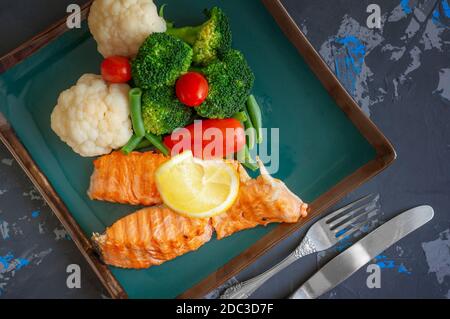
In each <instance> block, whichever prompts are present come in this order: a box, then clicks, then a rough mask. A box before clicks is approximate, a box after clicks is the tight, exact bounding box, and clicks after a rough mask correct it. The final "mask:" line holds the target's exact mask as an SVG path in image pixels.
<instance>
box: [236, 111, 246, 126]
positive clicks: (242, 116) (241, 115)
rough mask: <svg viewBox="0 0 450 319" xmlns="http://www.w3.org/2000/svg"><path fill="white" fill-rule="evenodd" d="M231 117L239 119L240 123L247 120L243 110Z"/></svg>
mask: <svg viewBox="0 0 450 319" xmlns="http://www.w3.org/2000/svg"><path fill="white" fill-rule="evenodd" d="M233 118H234V119H236V120H238V121H241V122H242V123H244V122H245V121H247V120H248V117H247V114H245V112H244V111H242V112H239V113H236V114H234V115H233Z"/></svg>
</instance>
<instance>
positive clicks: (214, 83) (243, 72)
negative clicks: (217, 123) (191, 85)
mask: <svg viewBox="0 0 450 319" xmlns="http://www.w3.org/2000/svg"><path fill="white" fill-rule="evenodd" d="M201 71H202V72H203V74H204V75H205V76H206V78H207V80H208V83H209V93H208V97H207V98H206V100H205V102H203V103H202V104H201V105H200V106H199V107H197V108H196V111H197V113H198V114H199V115H200V116H202V117H206V118H211V119H223V118H229V117H231V116H232V115H233V114H235V113H237V112H239V111H240V110H241V109H242V108H243V106H244V105H245V101H246V100H247V98H248V96H249V94H250V91H251V90H252V87H253V82H254V80H255V76H254V75H253V72H252V70H251V69H250V67H249V66H248V64H247V61H246V60H245V58H244V56H243V55H242V53H241V52H239V51H237V50H230V51H228V52H227V53H225V55H224V56H223V59H222V60H215V61H214V62H212V63H211V64H209V65H208V66H206V67H205V68H203V69H202V70H201Z"/></svg>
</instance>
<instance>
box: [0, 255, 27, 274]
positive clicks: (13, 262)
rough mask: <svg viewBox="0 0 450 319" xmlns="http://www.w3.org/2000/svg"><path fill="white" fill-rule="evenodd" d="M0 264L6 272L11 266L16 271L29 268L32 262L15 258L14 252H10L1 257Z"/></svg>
mask: <svg viewBox="0 0 450 319" xmlns="http://www.w3.org/2000/svg"><path fill="white" fill-rule="evenodd" d="M0 264H2V265H3V269H4V270H8V269H9V268H10V267H11V266H13V268H14V270H19V269H22V268H23V267H26V266H28V265H29V264H30V261H29V260H28V259H25V258H15V257H14V255H13V253H12V252H8V253H7V254H6V255H5V256H0Z"/></svg>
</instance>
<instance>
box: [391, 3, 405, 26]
mask: <svg viewBox="0 0 450 319" xmlns="http://www.w3.org/2000/svg"><path fill="white" fill-rule="evenodd" d="M407 16H408V15H407V14H406V13H405V12H404V11H403V9H402V6H401V5H398V6H396V7H395V8H394V10H392V12H391V14H390V15H389V17H388V22H397V21H400V20H401V19H404V18H406V17H407Z"/></svg>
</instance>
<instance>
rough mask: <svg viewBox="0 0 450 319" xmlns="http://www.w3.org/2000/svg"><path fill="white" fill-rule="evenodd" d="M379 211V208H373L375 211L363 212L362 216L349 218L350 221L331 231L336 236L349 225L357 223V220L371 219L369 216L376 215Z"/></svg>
mask: <svg viewBox="0 0 450 319" xmlns="http://www.w3.org/2000/svg"><path fill="white" fill-rule="evenodd" d="M379 211H380V209H379V208H375V209H372V210H370V209H368V210H366V211H365V212H363V213H362V214H359V215H356V216H355V217H353V218H351V219H350V220H348V221H346V222H345V223H343V224H342V225H339V226H338V227H336V229H334V230H333V231H334V232H335V233H336V234H339V233H341V232H342V231H343V230H344V229H346V228H347V227H349V226H350V225H352V224H354V223H355V222H356V221H358V220H359V219H361V218H363V217H364V216H369V217H372V216H371V214H372V213H375V214H374V215H376V214H378V212H379Z"/></svg>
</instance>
